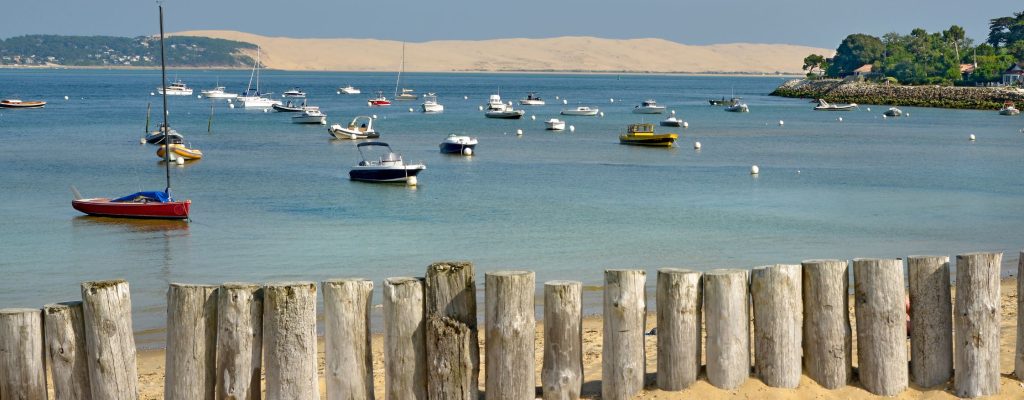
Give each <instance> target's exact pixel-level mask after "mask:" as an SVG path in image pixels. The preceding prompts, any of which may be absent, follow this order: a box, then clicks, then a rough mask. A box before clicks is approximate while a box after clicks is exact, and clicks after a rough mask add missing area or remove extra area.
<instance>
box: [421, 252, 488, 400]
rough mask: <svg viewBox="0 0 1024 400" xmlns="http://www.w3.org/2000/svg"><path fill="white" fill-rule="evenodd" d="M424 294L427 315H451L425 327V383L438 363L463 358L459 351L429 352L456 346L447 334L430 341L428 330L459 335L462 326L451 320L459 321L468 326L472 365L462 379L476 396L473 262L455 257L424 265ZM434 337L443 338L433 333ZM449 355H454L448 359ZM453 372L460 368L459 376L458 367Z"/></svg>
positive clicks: (455, 362)
mask: <svg viewBox="0 0 1024 400" xmlns="http://www.w3.org/2000/svg"><path fill="white" fill-rule="evenodd" d="M425 295H426V315H427V318H428V319H429V318H430V317H447V318H449V319H451V321H438V323H432V324H430V325H428V327H427V328H428V329H427V358H428V360H429V361H430V364H428V368H429V371H430V373H428V376H427V383H428V385H432V382H431V378H432V377H434V375H435V374H434V373H433V372H434V371H438V370H439V368H441V366H440V365H438V363H449V364H450V365H451V366H452V367H455V366H457V365H458V364H459V363H461V361H462V360H461V359H460V358H461V357H462V355H461V354H460V353H459V352H451V353H449V354H444V353H433V354H432V353H431V352H430V351H431V350H430V349H431V348H434V349H435V350H438V351H444V350H454V349H455V347H452V346H449V345H454V344H455V343H454V342H451V343H449V340H448V338H443V339H444V343H441V342H433V341H432V339H431V336H430V334H431V332H433V333H435V334H441V333H442V332H449V331H451V332H452V333H456V334H457V335H456V336H459V335H458V334H459V333H461V332H462V330H461V329H455V328H454V327H451V326H450V325H451V323H452V322H458V323H462V324H465V327H466V329H467V332H466V335H465V336H466V338H467V339H468V340H469V343H468V357H469V359H470V361H471V362H472V369H471V373H470V375H469V376H470V378H469V379H470V382H467V383H465V386H467V387H468V388H469V390H470V398H472V399H476V398H477V397H478V393H479V391H480V389H479V388H478V386H477V385H478V384H479V382H480V344H479V339H478V338H477V319H476V317H477V314H476V269H475V268H473V263H470V262H462V261H454V262H439V263H434V264H431V265H430V266H429V267H427V277H426V287H425ZM440 322H444V323H440ZM435 328H436V329H435ZM441 328H444V329H441ZM438 329H441V330H438ZM435 339H442V338H437V337H435ZM452 339H454V338H452ZM432 342H433V343H432ZM441 344H444V346H441ZM448 357H455V358H452V359H449V358H448ZM455 372H459V374H457V376H456V377H462V375H461V371H455ZM428 392H429V393H428V397H429V398H431V399H433V398H434V397H431V394H430V393H434V392H433V391H432V390H430V389H429V388H428ZM453 395H454V394H453ZM450 399H455V398H454V397H453V398H450Z"/></svg>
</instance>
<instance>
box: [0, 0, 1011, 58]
mask: <svg viewBox="0 0 1024 400" xmlns="http://www.w3.org/2000/svg"><path fill="white" fill-rule="evenodd" d="M163 3H164V7H165V25H166V30H167V31H168V32H176V31H184V30H198V29H216V30H237V31H243V32H249V33H255V34H259V35H265V36H286V37H297V38H342V37H345V38H374V39H390V40H401V41H408V42H423V41H429V40H480V39H497V38H513V37H515V38H523V37H525V38H545V37H557V36H596V37H603V38H611V39H633V38H651V37H653V38H662V39H668V40H671V41H675V42H680V43H685V44H715V43H736V42H747V43H785V44H798V45H806V46H814V47H824V48H835V47H836V46H838V45H839V42H840V41H842V39H843V38H844V37H846V35H848V34H850V33H867V34H871V35H876V36H881V35H882V34H884V33H887V32H900V33H909V32H910V30H911V29H913V28H917V27H921V28H924V29H926V30H928V31H929V32H933V31H941V30H943V29H946V28H948V27H949V26H950V25H953V24H957V25H960V26H963V27H964V28H965V29H966V30H967V36H968V37H971V38H973V39H975V41H976V42H979V43H980V42H983V41H985V39H986V37H987V36H988V21H989V20H990V19H992V18H996V17H1000V16H1008V15H1011V14H1012V13H1013V12H1020V11H1024V2H1021V1H1020V0H984V1H978V2H967V3H965V2H963V1H950V0H858V1H851V2H840V1H828V2H821V1H806V0H803V1H794V0H711V1H690V0H626V1H608V0H588V1H583V0H505V1H488V0H474V1H467V0H436V1H415V0H401V1H399V0H364V1H352V0H302V1H289V0H245V1H230V0H164V1H163ZM156 32H157V8H156V2H155V1H153V0H28V1H17V0H6V1H4V4H3V6H2V7H0V38H9V37H12V36H19V35H24V34H61V35H113V36H141V35H151V34H155V33H156Z"/></svg>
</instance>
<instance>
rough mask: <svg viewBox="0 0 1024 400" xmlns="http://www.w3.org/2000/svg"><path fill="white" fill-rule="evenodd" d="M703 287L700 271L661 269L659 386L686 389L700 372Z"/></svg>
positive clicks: (672, 389)
mask: <svg viewBox="0 0 1024 400" xmlns="http://www.w3.org/2000/svg"><path fill="white" fill-rule="evenodd" d="M702 286H703V282H702V281H701V273H700V272H696V271H689V270H685V269H675V268H662V269H659V270H658V289H657V293H656V296H657V299H658V303H657V306H658V335H657V340H658V378H657V380H658V389H661V390H670V391H676V390H683V389H686V388H687V387H689V386H690V385H692V384H693V383H694V382H696V381H697V376H698V375H699V374H700V365H701V360H700V354H701V344H702V341H701V304H703V301H704V300H703V294H704V291H703V287H702ZM545 328H546V326H545Z"/></svg>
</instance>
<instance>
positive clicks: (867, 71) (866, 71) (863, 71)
mask: <svg viewBox="0 0 1024 400" xmlns="http://www.w3.org/2000/svg"><path fill="white" fill-rule="evenodd" d="M872 68H874V67H873V66H872V65H871V64H864V65H861V66H860V68H857V69H855V70H853V74H854V75H857V76H867V75H871V69H872Z"/></svg>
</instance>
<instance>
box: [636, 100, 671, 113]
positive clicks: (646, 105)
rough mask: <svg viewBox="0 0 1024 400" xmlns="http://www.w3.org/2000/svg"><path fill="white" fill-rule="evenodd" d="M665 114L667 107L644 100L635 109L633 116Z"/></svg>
mask: <svg viewBox="0 0 1024 400" xmlns="http://www.w3.org/2000/svg"><path fill="white" fill-rule="evenodd" d="M663 112H665V106H659V105H658V103H657V102H656V101H654V100H644V101H643V102H641V103H640V105H638V106H636V107H634V108H633V114H661V113H663Z"/></svg>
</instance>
